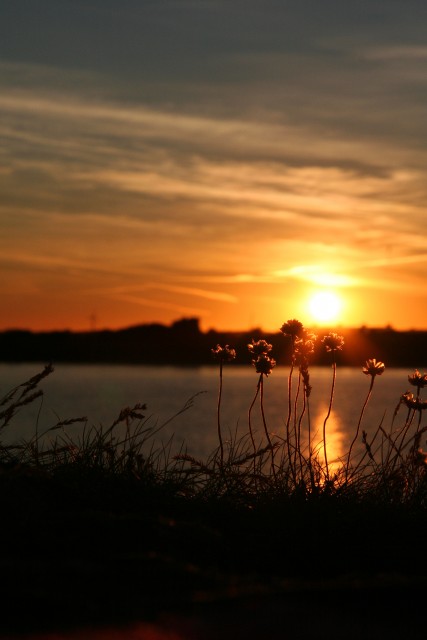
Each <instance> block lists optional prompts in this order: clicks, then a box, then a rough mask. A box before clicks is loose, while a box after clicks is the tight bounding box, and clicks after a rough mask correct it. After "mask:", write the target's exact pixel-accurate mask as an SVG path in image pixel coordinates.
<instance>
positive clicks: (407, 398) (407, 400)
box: [401, 391, 427, 411]
mask: <svg viewBox="0 0 427 640" xmlns="http://www.w3.org/2000/svg"><path fill="white" fill-rule="evenodd" d="M401 402H403V404H406V406H407V407H408V409H413V410H414V411H424V409H427V401H425V400H421V399H420V398H415V396H414V394H413V393H411V392H410V391H407V392H406V393H404V394H403V395H402V397H401Z"/></svg>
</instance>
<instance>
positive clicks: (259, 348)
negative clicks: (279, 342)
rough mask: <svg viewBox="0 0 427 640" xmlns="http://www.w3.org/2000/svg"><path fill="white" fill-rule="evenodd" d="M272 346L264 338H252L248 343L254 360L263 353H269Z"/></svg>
mask: <svg viewBox="0 0 427 640" xmlns="http://www.w3.org/2000/svg"><path fill="white" fill-rule="evenodd" d="M272 348H273V347H272V345H271V344H269V343H268V342H267V341H266V340H258V341H257V342H255V340H252V342H251V344H248V349H249V351H250V353H251V354H252V357H253V358H254V359H255V360H256V358H257V357H258V356H260V355H262V354H263V353H264V354H267V353H270V351H271V350H272Z"/></svg>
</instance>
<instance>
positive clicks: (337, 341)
mask: <svg viewBox="0 0 427 640" xmlns="http://www.w3.org/2000/svg"><path fill="white" fill-rule="evenodd" d="M322 342H323V344H324V345H325V349H326V351H339V350H341V349H342V348H343V345H344V338H343V337H342V336H339V335H338V334H337V333H328V335H327V336H325V337H324V338H322Z"/></svg>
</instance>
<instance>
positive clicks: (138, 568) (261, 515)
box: [0, 466, 427, 640]
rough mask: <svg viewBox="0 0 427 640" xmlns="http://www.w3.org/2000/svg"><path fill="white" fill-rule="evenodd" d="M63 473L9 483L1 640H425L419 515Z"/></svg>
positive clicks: (422, 517)
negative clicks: (243, 499)
mask: <svg viewBox="0 0 427 640" xmlns="http://www.w3.org/2000/svg"><path fill="white" fill-rule="evenodd" d="M68 471H69V470H68ZM68 471H67V468H66V467H64V468H63V469H59V470H57V471H56V472H55V473H54V474H50V473H47V472H46V471H40V470H37V469H32V468H26V467H25V466H18V467H15V468H10V469H2V472H1V475H0V500H1V503H0V507H1V513H2V527H1V528H0V545H1V560H0V562H1V565H0V568H1V576H2V579H1V581H0V602H1V611H2V615H1V617H0V631H1V634H2V636H1V637H3V638H5V637H17V636H18V637H19V636H20V637H23V636H24V637H25V635H27V634H30V636H31V637H34V636H37V635H38V637H40V638H42V637H43V638H49V634H53V633H56V635H55V636H51V637H52V638H53V637H55V638H60V637H63V638H65V637H71V638H88V639H89V638H91V637H94V638H108V637H121V638H152V639H153V638H158V639H165V638H167V639H171V638H176V639H180V638H185V639H186V640H191V639H193V638H194V639H198V638H206V639H209V638H218V637H225V638H228V637H230V638H233V639H235V638H288V637H289V638H306V637H307V638H308V637H310V638H311V637H313V636H314V635H315V636H316V637H317V638H326V637H328V638H329V637H334V636H336V635H337V634H338V633H339V634H340V635H341V634H343V635H345V637H346V638H353V637H354V638H356V637H361V633H362V628H363V629H364V631H363V637H365V638H382V637H385V638H394V637H402V634H403V635H405V637H411V638H416V637H421V635H418V634H419V633H421V632H422V630H423V627H424V621H423V614H422V611H423V610H424V607H425V596H426V586H427V571H426V568H425V562H424V559H423V558H424V546H425V534H426V530H427V529H426V524H427V515H426V511H425V509H423V508H420V506H419V505H412V506H411V505H404V506H403V505H387V506H385V505H380V504H376V503H375V502H369V500H366V501H364V502H356V501H355V500H353V501H352V500H350V499H349V498H348V497H340V496H337V495H329V496H326V495H324V496H318V497H316V498H313V497H312V498H310V499H307V498H306V497H305V498H301V499H299V498H298V497H297V496H294V497H293V498H292V499H290V498H285V497H280V496H275V497H273V498H271V499H266V498H265V497H264V498H263V499H259V501H255V502H253V503H252V504H250V505H249V504H244V503H239V501H238V500H237V499H236V496H231V495H229V496H224V497H223V498H218V497H209V496H198V497H197V498H194V499H189V498H187V497H185V498H184V497H180V496H178V495H176V493H174V491H171V490H169V489H168V487H165V486H157V487H155V486H145V487H144V486H143V485H141V482H140V481H138V480H137V479H135V478H125V477H111V476H110V477H108V476H105V475H103V474H102V473H101V475H99V473H100V472H99V471H97V470H92V471H89V470H87V469H86V471H84V472H83V470H82V473H80V474H76V473H75V469H73V470H72V473H69V472H68ZM115 633H117V634H120V635H117V636H114V634H115ZM100 634H101V635H100ZM108 634H110V635H108ZM126 634H127V635H126ZM423 637H424V636H423Z"/></svg>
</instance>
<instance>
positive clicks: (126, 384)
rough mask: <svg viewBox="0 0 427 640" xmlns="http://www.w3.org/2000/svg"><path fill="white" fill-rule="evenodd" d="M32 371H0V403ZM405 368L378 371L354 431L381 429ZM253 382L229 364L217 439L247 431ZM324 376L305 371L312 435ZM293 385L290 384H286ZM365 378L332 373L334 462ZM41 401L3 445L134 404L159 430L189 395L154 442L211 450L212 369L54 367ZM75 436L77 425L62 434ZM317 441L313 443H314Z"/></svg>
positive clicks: (275, 414) (273, 416) (105, 420)
mask: <svg viewBox="0 0 427 640" xmlns="http://www.w3.org/2000/svg"><path fill="white" fill-rule="evenodd" d="M42 368H43V367H42V366H41V365H40V366H38V365H37V364H0V397H3V395H4V394H5V393H6V392H7V391H9V390H10V389H11V388H12V387H14V386H15V385H17V384H20V383H21V382H24V381H25V380H27V379H28V378H30V377H31V376H33V375H35V374H36V373H38V372H39V371H41V370H42ZM410 373H412V371H410V370H407V369H386V371H385V373H384V374H383V375H382V376H381V377H378V378H377V379H376V381H375V386H374V391H373V396H372V399H371V402H370V404H369V405H368V408H367V410H366V413H365V416H364V419H363V423H362V428H364V429H365V430H366V431H368V433H369V432H373V431H374V430H375V429H376V427H377V426H378V424H379V422H380V421H381V418H382V416H383V414H384V412H386V417H385V421H384V425H385V426H386V427H388V426H389V425H390V421H391V416H392V414H393V411H394V409H395V407H396V405H397V403H398V401H399V398H400V395H401V394H402V393H404V392H405V391H406V390H407V389H408V387H409V384H408V381H407V376H408V374H410ZM287 376H288V369H287V368H276V369H275V370H274V372H273V373H272V375H271V376H270V377H269V378H268V379H267V380H266V381H265V392H264V402H265V412H266V417H267V423H268V427H269V430H270V431H271V432H276V433H278V434H280V435H283V433H284V425H285V422H286V417H287ZM257 379H258V376H257V374H256V373H255V371H254V370H253V369H251V368H250V367H240V366H233V365H229V366H228V367H226V368H225V370H224V387H223V398H222V420H221V423H222V428H223V430H224V433H227V432H233V433H234V432H235V430H236V429H237V430H238V432H239V433H241V434H244V433H246V432H247V424H248V418H247V415H248V408H249V406H250V404H251V402H252V400H253V397H254V394H255V391H256V384H257ZM331 379H332V369H331V368H320V367H313V368H312V369H311V383H312V386H313V391H312V395H311V398H310V407H311V417H312V429H313V430H318V432H319V433H321V432H322V425H323V421H324V418H325V416H326V413H327V407H328V402H329V394H330V388H331ZM294 380H295V382H294V385H296V377H295V378H294ZM369 382H370V378H368V377H367V376H365V375H363V374H362V372H361V370H360V369H353V368H339V369H338V372H337V381H336V389H335V397H334V405H333V411H332V414H331V416H330V419H329V421H328V440H329V441H328V446H329V447H330V449H331V454H332V455H333V454H337V455H339V454H340V453H341V452H342V449H343V447H346V446H348V443H349V442H350V441H351V439H352V437H353V434H354V431H355V428H356V425H357V421H358V418H359V415H360V411H361V408H362V405H363V402H364V400H365V397H366V394H367V391H368V388H369ZM41 388H42V389H43V390H44V399H43V402H42V403H41V402H40V401H36V402H35V403H34V404H33V405H29V406H27V407H23V408H22V409H21V411H20V413H19V415H17V416H16V417H15V419H14V420H13V421H12V422H11V424H10V425H9V426H8V427H7V428H6V429H5V430H4V431H3V433H2V437H3V440H4V441H12V440H15V439H19V438H22V437H25V438H28V437H31V436H32V435H33V434H34V431H35V425H36V423H37V416H38V414H39V417H38V424H39V432H42V431H44V430H45V429H48V428H49V427H50V426H53V425H54V424H55V423H56V422H57V421H58V419H61V420H64V419H68V418H77V417H80V416H87V417H88V424H91V425H97V426H99V425H101V424H102V425H103V426H108V425H109V424H111V422H112V421H113V420H114V419H115V418H116V417H117V415H118V414H119V412H120V409H122V408H123V407H126V406H133V405H134V404H136V403H137V402H141V403H146V404H147V411H146V412H145V415H146V417H147V418H148V421H149V422H148V424H150V425H152V426H154V425H160V424H162V423H163V422H165V421H166V420H168V419H169V418H170V417H171V416H173V415H174V414H176V413H177V412H178V411H179V410H180V409H181V408H182V407H183V406H184V404H185V402H186V401H187V400H188V399H189V398H190V397H191V396H194V395H195V394H199V395H197V396H196V397H195V398H194V403H193V407H192V408H191V409H189V410H188V411H186V412H185V413H184V414H182V415H179V416H177V417H176V418H174V420H172V422H171V423H170V424H168V425H167V426H166V427H165V428H164V429H163V430H162V431H161V432H160V434H159V435H158V438H159V439H160V440H162V441H163V442H166V441H167V440H168V439H169V438H170V437H171V435H172V434H174V441H173V449H174V450H176V451H178V449H179V447H180V445H181V444H182V443H183V442H185V443H186V445H187V449H188V451H189V452H190V453H191V454H193V455H195V456H202V457H203V456H206V455H208V454H209V453H211V452H212V450H213V449H214V448H215V447H216V446H217V435H216V406H217V394H218V370H217V368H215V367H199V368H177V367H147V366H104V365H103V366H98V365H83V366H82V365H58V366H56V367H55V371H54V373H53V374H51V375H50V376H49V377H48V378H46V379H45V380H44V381H43V382H42V383H41ZM253 423H254V426H255V428H256V429H257V430H259V433H261V430H262V423H261V420H260V416H259V409H255V410H254V413H253ZM67 428H68V429H69V430H70V433H73V434H74V433H76V432H77V430H78V429H79V428H80V427H79V426H78V425H75V426H70V427H67ZM318 440H320V436H319V438H318Z"/></svg>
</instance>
